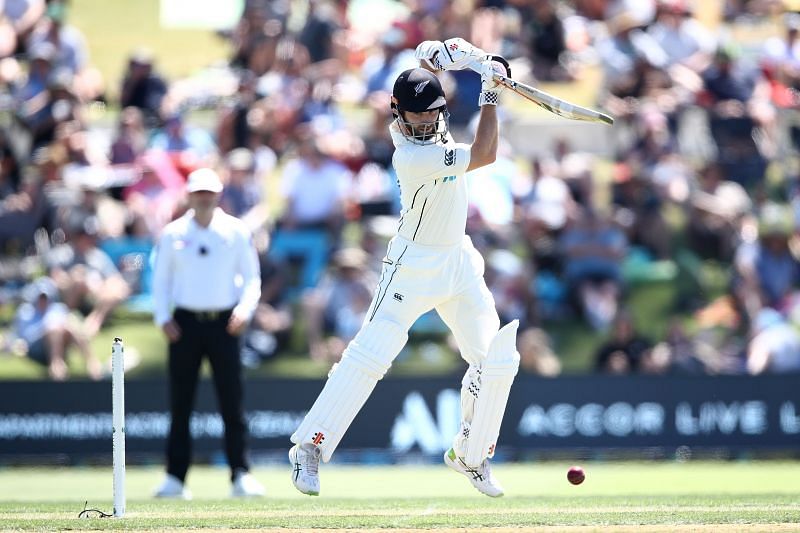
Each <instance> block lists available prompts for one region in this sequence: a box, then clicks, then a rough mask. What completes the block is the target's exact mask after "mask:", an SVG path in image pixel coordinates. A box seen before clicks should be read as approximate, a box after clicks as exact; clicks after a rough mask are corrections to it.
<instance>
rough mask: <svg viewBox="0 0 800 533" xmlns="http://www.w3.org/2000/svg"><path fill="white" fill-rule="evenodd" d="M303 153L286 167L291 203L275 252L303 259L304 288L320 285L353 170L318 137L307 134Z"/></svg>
mask: <svg viewBox="0 0 800 533" xmlns="http://www.w3.org/2000/svg"><path fill="white" fill-rule="evenodd" d="M298 155H299V158H298V159H296V160H293V161H290V162H289V163H288V164H287V165H286V167H284V170H283V176H282V192H283V197H284V198H285V199H286V203H287V205H286V208H285V210H284V213H283V215H282V216H281V218H280V221H279V226H278V229H277V230H276V231H275V235H274V238H273V241H272V248H271V250H270V253H271V254H272V255H273V256H274V257H275V259H276V260H278V261H285V260H289V259H290V258H292V259H299V260H300V261H301V263H302V274H301V280H300V287H304V288H307V287H313V286H314V285H316V284H317V281H318V279H319V276H320V274H321V273H322V270H323V268H324V266H325V261H326V260H327V257H328V253H329V250H330V249H331V248H332V247H333V246H334V245H335V243H336V241H338V239H339V234H340V231H341V228H342V225H343V223H344V207H345V199H346V197H347V192H348V191H349V188H350V185H351V183H350V181H351V175H350V172H349V170H348V169H347V168H346V167H344V165H342V164H341V163H339V162H338V161H336V160H334V159H332V158H331V157H329V156H327V155H325V154H324V153H323V152H322V151H321V149H320V145H319V141H318V140H317V139H313V138H311V137H307V138H305V139H303V141H302V143H301V145H300V148H299V150H298Z"/></svg>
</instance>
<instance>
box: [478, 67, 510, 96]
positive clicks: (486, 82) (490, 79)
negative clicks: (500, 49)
mask: <svg viewBox="0 0 800 533" xmlns="http://www.w3.org/2000/svg"><path fill="white" fill-rule="evenodd" d="M503 61H505V60H503ZM495 73H497V74H500V75H502V76H505V77H509V72H508V68H506V65H504V64H503V63H502V62H500V61H495V60H492V59H489V60H486V61H483V62H482V63H481V67H480V74H481V90H482V91H495V92H498V93H499V92H500V91H502V90H503V86H502V85H499V84H498V83H497V82H496V81H494V75H495Z"/></svg>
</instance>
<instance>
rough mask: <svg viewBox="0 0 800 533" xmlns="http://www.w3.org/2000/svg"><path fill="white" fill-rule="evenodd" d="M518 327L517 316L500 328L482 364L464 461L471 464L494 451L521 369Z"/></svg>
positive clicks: (477, 463) (479, 462)
mask: <svg viewBox="0 0 800 533" xmlns="http://www.w3.org/2000/svg"><path fill="white" fill-rule="evenodd" d="M517 327H519V321H517V320H514V321H512V322H510V323H508V324H506V325H505V326H503V327H502V328H501V329H500V331H498V332H497V335H495V337H494V339H492V343H491V344H490V345H489V353H488V355H487V356H486V361H485V362H484V363H483V364H482V365H481V368H480V390H479V391H478V397H477V399H476V400H475V405H474V413H473V416H472V422H471V424H470V425H469V436H468V437H467V439H466V447H465V449H464V462H465V463H466V464H468V465H470V466H477V465H480V464H481V463H482V462H483V460H484V459H486V458H487V457H491V456H492V455H494V447H495V443H496V442H497V437H498V435H499V433H500V424H501V422H502V421H503V414H504V413H505V410H506V403H507V402H508V394H509V392H510V391H511V384H512V383H513V382H514V376H516V375H517V371H518V370H519V352H517V347H516V342H517ZM462 399H463V396H462Z"/></svg>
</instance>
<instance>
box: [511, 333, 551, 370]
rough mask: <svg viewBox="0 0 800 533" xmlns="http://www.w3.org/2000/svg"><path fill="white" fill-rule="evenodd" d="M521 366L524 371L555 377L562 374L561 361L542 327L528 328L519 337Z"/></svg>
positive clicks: (518, 346)
mask: <svg viewBox="0 0 800 533" xmlns="http://www.w3.org/2000/svg"><path fill="white" fill-rule="evenodd" d="M517 348H518V350H519V356H520V360H519V368H520V370H522V371H523V372H527V373H529V374H534V375H537V376H542V377H546V378H554V377H556V376H558V375H559V374H561V361H559V359H558V357H557V356H556V354H555V353H554V352H553V348H552V346H551V342H550V339H549V337H548V336H547V333H546V332H545V331H544V330H543V329H540V328H527V329H524V330H522V331H521V332H520V334H519V337H517Z"/></svg>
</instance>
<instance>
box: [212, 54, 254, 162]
mask: <svg viewBox="0 0 800 533" xmlns="http://www.w3.org/2000/svg"><path fill="white" fill-rule="evenodd" d="M257 82H258V79H257V78H256V76H255V74H253V73H252V72H251V71H249V70H243V71H242V72H241V73H240V74H239V85H238V88H237V90H236V94H235V95H234V98H233V102H232V104H231V105H230V106H229V107H227V108H225V109H224V110H223V111H222V114H221V116H220V119H219V123H218V125H217V144H218V145H219V149H220V152H222V153H223V154H227V153H228V152H230V151H231V150H233V149H235V148H249V149H252V148H253V147H254V146H253V145H254V144H256V142H257V140H258V139H257V134H256V132H255V131H254V128H253V124H252V117H254V116H255V114H253V115H251V111H252V110H253V108H254V104H255V102H256V101H257V100H258V99H259V95H258V94H257V92H256V85H257ZM249 117H250V118H249Z"/></svg>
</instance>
